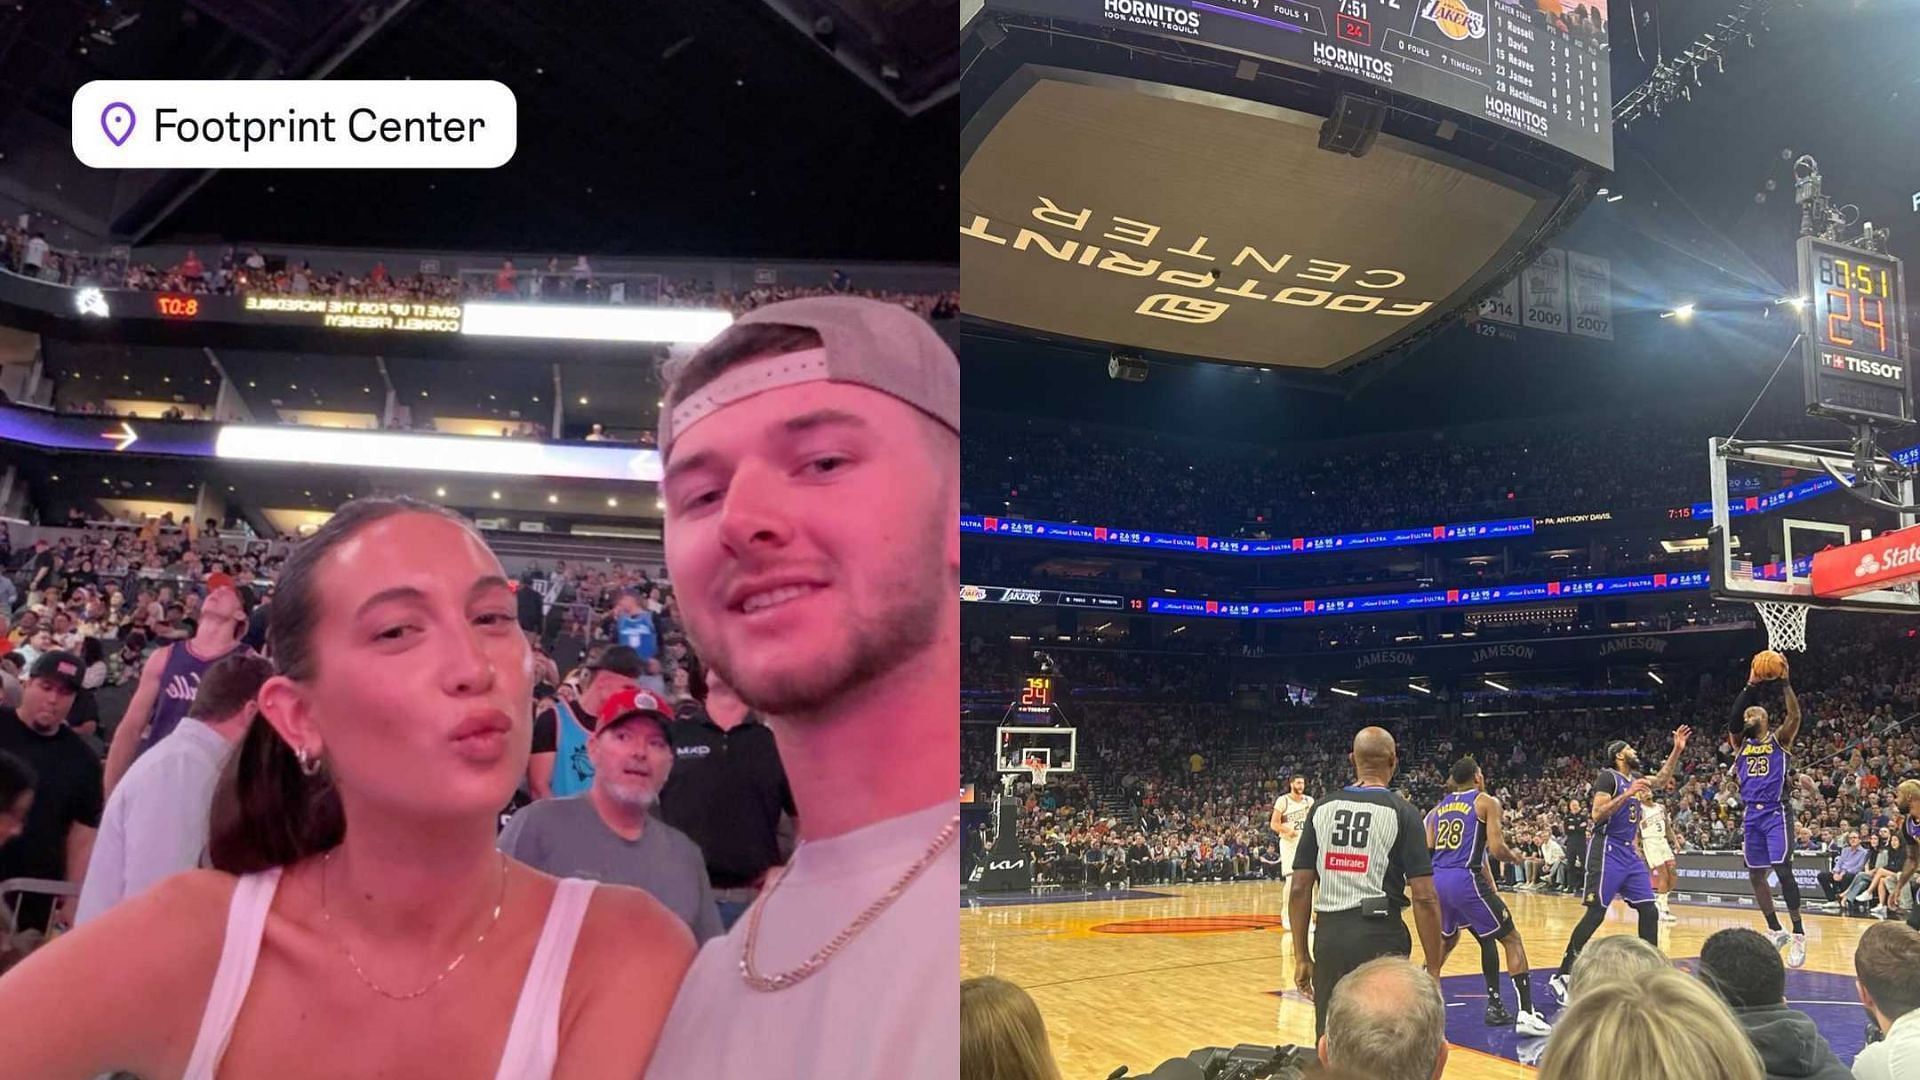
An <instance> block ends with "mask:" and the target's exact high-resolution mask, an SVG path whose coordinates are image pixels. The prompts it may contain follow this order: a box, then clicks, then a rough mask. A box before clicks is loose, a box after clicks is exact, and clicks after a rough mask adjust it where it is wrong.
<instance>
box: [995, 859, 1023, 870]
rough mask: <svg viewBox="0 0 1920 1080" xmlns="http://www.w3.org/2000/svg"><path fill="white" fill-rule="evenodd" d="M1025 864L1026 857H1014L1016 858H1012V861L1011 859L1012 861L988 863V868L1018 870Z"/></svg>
mask: <svg viewBox="0 0 1920 1080" xmlns="http://www.w3.org/2000/svg"><path fill="white" fill-rule="evenodd" d="M1025 865H1027V860H1025V859H1014V860H1012V861H1010V862H996V863H988V864H987V869H989V870H1018V869H1020V868H1021V867H1023V866H1025Z"/></svg>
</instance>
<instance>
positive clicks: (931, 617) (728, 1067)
mask: <svg viewBox="0 0 1920 1080" xmlns="http://www.w3.org/2000/svg"><path fill="white" fill-rule="evenodd" d="M959 414H960V368H959V362H958V360H956V359H955V357H954V355H953V351H952V350H951V349H949V348H947V346H946V345H945V344H944V343H943V342H942V341H941V340H940V339H939V337H938V336H937V335H936V334H935V333H934V332H933V329H932V328H931V327H930V326H928V325H927V323H926V322H925V321H923V320H921V319H919V318H918V317H916V316H914V315H913V314H911V313H910V312H908V311H906V310H905V309H904V308H900V307H897V306H894V305H891V304H884V303H879V302H876V301H870V300H862V299H858V298H853V297H825V298H815V299H806V300H793V301H788V302H785V303H779V304H770V305H768V306H766V307H763V308H759V309H758V310H755V311H753V312H751V313H749V314H747V315H745V316H743V317H742V318H741V319H740V320H739V321H738V322H736V323H734V325H733V326H732V327H730V328H729V329H728V330H727V331H725V332H724V333H722V334H721V335H720V336H719V337H717V338H715V339H714V340H713V341H711V342H709V343H708V344H707V345H706V347H704V348H702V349H701V350H700V351H699V352H698V353H697V354H695V355H694V356H693V357H692V358H691V359H690V360H689V361H688V362H687V363H686V364H685V366H683V367H681V368H679V369H678V370H675V371H669V373H668V379H667V398H666V406H665V408H664V409H663V411H662V413H661V418H660V451H661V455H662V459H663V460H664V462H665V465H666V472H665V477H664V479H663V482H662V488H663V492H664V495H665V501H666V553H667V569H668V572H669V574H670V575H671V577H672V579H673V582H674V587H675V593H676V595H677V596H678V598H679V604H680V611H681V614H682V617H683V620H684V622H685V626H686V630H687V634H688V636H689V637H690V638H691V639H692V641H693V644H694V648H695V651H696V652H698V654H699V655H700V657H701V659H702V660H704V661H705V662H707V663H708V664H709V665H711V666H712V667H713V669H714V670H716V671H718V672H719V673H720V675H721V677H722V678H724V679H725V680H726V682H727V684H728V685H729V686H731V687H733V689H734V691H735V692H736V693H737V694H738V695H739V696H740V698H741V699H742V700H743V701H745V702H746V703H747V704H748V705H749V706H751V707H752V708H753V709H754V710H755V711H756V712H757V713H759V714H760V715H761V716H763V717H765V718H766V720H767V723H768V724H769V726H771V727H772V728H773V731H774V737H775V739H776V741H777V742H778V745H779V749H780V757H781V760H782V761H783V762H784V763H785V765H786V770H787V776H788V779H789V782H790V784H791V786H792V789H793V799H794V804H795V806H796V808H797V809H798V811H799V813H798V815H797V816H798V818H799V828H800V845H799V847H798V848H797V849H796V850H795V851H794V854H793V857H792V859H791V860H790V861H789V862H788V864H787V867H786V869H785V870H784V871H783V872H781V873H780V874H778V875H777V876H775V877H773V878H772V879H771V880H770V882H769V883H768V884H767V886H766V888H765V890H764V891H763V892H762V893H761V895H760V898H759V899H758V900H757V901H755V903H754V905H753V907H752V908H750V909H749V910H748V911H747V913H746V914H745V915H744V916H742V917H741V919H740V921H739V922H737V923H735V924H734V926H733V929H732V930H731V931H729V932H728V933H727V935H726V936H724V937H720V938H716V939H714V940H713V941H711V942H708V943H707V945H706V947H705V948H703V949H702V950H701V952H700V955H699V957H698V958H697V959H696V960H695V961H694V965H693V968H692V969H691V970H690V971H689V972H688V973H687V979H686V982H685V983H684V984H683V985H682V987H681V990H680V997H679V999H678V1000H677V1001H675V1003H674V1008H673V1013H672V1015H671V1016H670V1017H669V1018H668V1020H667V1026H666V1029H665V1030H664V1031H662V1032H661V1036H660V1043H659V1046H658V1048H657V1049H656V1050H655V1053H654V1057H653V1061H652V1063H651V1064H650V1066H649V1068H648V1075H650V1076H653V1077H656V1078H662V1080H677V1078H680V1077H688V1076H756V1075H760V1076H792V1077H835V1078H858V1077H875V1076H939V1075H951V1074H952V1072H953V1068H954V1064H953V1063H954V1062H955V1061H958V1060H959V1046H960V1031H959V1016H960V1008H959V1005H960V1000H959V985H960V984H959V979H958V977H957V976H958V972H959V967H960V955H959V953H960V950H959V939H958V938H957V937H956V935H955V934H954V932H953V896H954V891H955V889H956V888H957V887H958V885H959V875H960V854H959V849H958V847H957V846H956V844H955V843H954V841H955V838H956V836H957V834H958V830H959V816H958V813H957V811H958V806H957V803H956V792H957V791H958V790H959V787H958V785H959V768H958V763H959V751H960V746H959V743H960V733H959V724H958V723H957V721H956V716H955V705H954V701H955V699H956V694H957V693H958V691H959V685H960V650H959V629H960V626H959V624H960V612H959V585H960V538H959V524H960V523H959V468H960V462H959V433H960V418H959ZM876 988H884V992H879V993H876V992H875V990H876ZM743 1031H745V1032H751V1033H752V1035H751V1037H749V1038H742V1037H740V1033H741V1032H743Z"/></svg>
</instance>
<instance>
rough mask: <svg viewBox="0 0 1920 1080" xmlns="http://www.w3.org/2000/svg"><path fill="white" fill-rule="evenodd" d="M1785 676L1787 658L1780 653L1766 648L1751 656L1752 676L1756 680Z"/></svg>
mask: <svg viewBox="0 0 1920 1080" xmlns="http://www.w3.org/2000/svg"><path fill="white" fill-rule="evenodd" d="M1786 677H1787V658H1786V657H1785V656H1783V655H1781V654H1780V653H1777V652H1774V651H1773V650H1772V649H1767V650H1766V651H1764V652H1759V653H1755V654H1754V656H1753V678H1754V681H1756V682H1766V681H1768V680H1770V679H1784V678H1786Z"/></svg>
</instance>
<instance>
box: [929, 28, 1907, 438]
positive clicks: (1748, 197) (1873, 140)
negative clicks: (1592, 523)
mask: <svg viewBox="0 0 1920 1080" xmlns="http://www.w3.org/2000/svg"><path fill="white" fill-rule="evenodd" d="M1737 6H1739V5H1738V4H1737V3H1735V2H1733V0H1713V2H1699V0H1633V2H1632V3H1631V4H1629V3H1626V2H1624V0H1615V2H1614V4H1613V5H1612V13H1613V61H1614V70H1613V86H1614V92H1615V96H1616V98H1619V97H1621V96H1623V95H1625V94H1626V93H1627V92H1628V91H1629V90H1630V89H1631V88H1632V87H1633V86H1634V85H1636V84H1637V83H1638V82H1640V81H1641V80H1642V79H1643V78H1644V77H1645V76H1646V74H1647V73H1648V71H1649V70H1650V69H1651V68H1652V66H1653V64H1654V63H1655V62H1656V61H1657V60H1658V59H1660V58H1662V57H1666V58H1671V57H1672V56H1674V55H1675V54H1676V53H1677V52H1679V50H1681V49H1683V48H1684V47H1685V46H1686V45H1687V43H1689V42H1691V41H1695V40H1697V39H1698V38H1699V37H1700V36H1701V35H1702V34H1704V33H1707V32H1708V31H1710V30H1711V29H1712V28H1713V26H1714V25H1715V23H1716V22H1717V21H1718V20H1719V19H1721V18H1722V17H1724V16H1725V15H1726V14H1727V13H1728V12H1730V11H1732V10H1734V9H1735V8H1736V7H1737ZM1770 7H1771V9H1772V10H1771V13H1770V14H1768V15H1767V16H1766V17H1765V18H1764V19H1762V20H1760V23H1759V24H1758V26H1757V27H1756V32H1755V34H1754V36H1753V45H1752V46H1751V47H1749V46H1748V45H1747V44H1746V41H1745V40H1744V37H1742V38H1740V39H1737V40H1736V41H1735V42H1734V44H1733V46H1732V48H1731V49H1730V50H1729V51H1728V52H1727V55H1726V56H1725V58H1724V61H1723V64H1722V65H1716V64H1713V63H1709V64H1707V65H1704V66H1703V68H1702V70H1701V71H1700V74H1699V78H1700V82H1699V85H1697V86H1694V87H1692V89H1691V95H1692V96H1691V98H1690V99H1687V100H1681V101H1678V102H1676V103H1674V104H1672V105H1670V106H1668V107H1666V108H1664V109H1663V110H1662V115H1660V116H1657V117H1644V118H1642V119H1641V120H1639V121H1638V122H1636V123H1635V124H1633V125H1632V126H1631V127H1630V128H1629V129H1627V130H1625V131H1616V132H1615V146H1616V157H1617V159H1618V168H1617V171H1616V172H1615V174H1614V175H1613V176H1611V177H1609V178H1608V179H1607V181H1606V182H1607V183H1608V185H1609V187H1610V189H1611V193H1612V194H1618V195H1620V196H1622V197H1621V199H1620V200H1619V201H1615V202H1608V201H1605V200H1604V199H1596V200H1595V201H1594V202H1593V203H1592V204H1591V205H1590V206H1589V207H1588V208H1587V210H1586V211H1585V212H1584V213H1583V214H1582V216H1581V217H1580V218H1579V219H1578V220H1577V221H1576V222H1575V223H1574V225H1573V226H1572V228H1571V229H1569V230H1568V232H1567V233H1565V234H1563V236H1562V237H1561V238H1560V240H1558V241H1556V243H1558V244H1560V245H1561V246H1565V247H1567V248H1571V249H1576V250H1581V251H1584V252H1588V253H1591V254H1596V255H1601V256H1603V257H1607V258H1609V259H1610V260H1612V264H1613V281H1614V290H1615V297H1614V300H1615V311H1616V315H1617V316H1618V320H1619V333H1618V334H1617V336H1616V340H1615V341H1614V342H1612V343H1597V344H1596V343H1593V342H1589V341H1585V340H1582V339H1571V338H1567V337H1565V336H1563V335H1555V334H1543V333H1533V332H1522V333H1521V334H1519V335H1518V340H1493V339H1489V338H1486V337H1482V336H1480V335H1477V334H1475V333H1473V332H1471V331H1470V330H1469V329H1468V328H1466V327H1464V326H1456V327H1455V328H1453V329H1450V330H1447V331H1443V332H1442V333H1440V334H1438V335H1436V336H1435V337H1434V338H1432V339H1430V340H1429V341H1428V342H1426V343H1425V344H1424V345H1422V346H1421V347H1420V348H1419V349H1418V350H1416V351H1414V352H1413V353H1411V354H1410V355H1406V356H1403V357H1402V358H1401V361H1400V362H1399V363H1397V364H1394V365H1382V366H1379V368H1378V369H1377V370H1371V371H1368V372H1367V373H1366V378H1364V379H1361V380H1351V381H1350V382H1349V384H1348V385H1344V386H1329V385H1327V384H1326V383H1324V382H1302V381H1298V380H1295V379H1293V378H1290V377H1289V376H1288V374H1287V373H1286V372H1284V371H1270V372H1256V371H1247V370H1238V369H1233V370H1230V369H1225V368H1222V367H1221V366H1220V365H1216V364H1200V363H1196V364H1188V365H1182V364H1178V363H1170V364H1156V365H1154V366H1153V368H1152V372H1151V374H1150V376H1149V380H1148V382H1147V384H1145V385H1144V386H1135V385H1131V384H1126V383H1119V382H1114V381H1112V380H1110V379H1109V378H1108V377H1107V370H1106V368H1107V364H1106V360H1107V351H1106V350H1104V349H1099V348H1076V347H1074V346H1072V345H1069V344H1063V343H1060V342H1051V343H1047V342H1039V341H1036V340H1035V339H1033V338H1031V337H1028V336H1023V335H1022V334H1021V333H1019V332H1017V331H1012V330H1009V329H1007V328H1004V327H995V328H992V329H991V330H983V329H982V328H981V327H979V326H978V325H977V324H976V325H974V326H972V327H970V329H969V330H968V336H967V345H966V348H965V354H966V357H967V377H966V380H965V381H964V383H963V392H964V393H965V395H966V405H967V407H968V408H969V409H974V408H981V409H993V410H998V411H1007V412H1018V413H1026V414H1030V415H1038V416H1046V417H1053V418H1058V419H1063V420H1069V421H1071V420H1084V421H1093V422H1100V423H1108V424H1118V425H1123V426H1133V427H1141V428H1152V429H1159V430H1165V431H1170V432H1177V433H1180V434H1185V435H1191V436H1200V437H1205V436H1208V435H1212V436H1215V437H1231V438H1234V439H1239V440H1246V441H1253V442H1270V443H1284V442H1288V441H1293V440H1298V439H1307V438H1327V437H1331V436H1337V435H1342V434H1350V433H1363V432H1373V431H1392V430H1404V429H1410V428H1412V429H1417V428H1423V427H1434V426H1438V425H1440V424H1443V423H1444V424H1460V423H1472V422H1479V421H1494V420H1503V419H1510V418H1514V417H1521V416H1537V415H1554V414H1558V413H1565V412H1577V411H1586V410H1593V409H1609V410H1621V409H1626V410H1637V409H1641V408H1646V407H1650V406H1652V407H1657V406H1658V404H1659V401H1660V400H1662V399H1665V398H1667V397H1669V396H1672V395H1679V396H1683V397H1687V398H1689V399H1690V400H1709V399H1710V400H1713V401H1715V402H1716V403H1718V404H1723V405H1729V406H1730V407H1732V408H1734V409H1735V411H1736V413H1737V412H1738V411H1739V410H1740V409H1742V408H1744V407H1745V406H1746V404H1747V403H1748V402H1749V401H1751V400H1752V399H1753V397H1754V395H1755V394H1756V393H1758V392H1759V390H1760V387H1761V385H1762V384H1763V383H1764V382H1765V380H1766V377H1767V375H1768V373H1769V372H1771V371H1772V370H1773V368H1774V365H1775V363H1776V361H1778V359H1779V357H1780V353H1781V350H1782V349H1784V348H1785V346H1786V342H1787V337H1790V336H1791V335H1790V333H1789V334H1788V335H1787V337H1781V336H1780V335H1778V334H1776V333H1773V330H1774V329H1775V328H1773V327H1769V326H1766V325H1761V324H1758V323H1757V321H1756V322H1755V324H1754V325H1749V326H1743V327H1741V328H1739V329H1738V330H1724V329H1722V330H1716V329H1715V328H1714V327H1713V326H1712V325H1710V324H1709V323H1708V322H1707V321H1705V320H1696V323H1697V324H1698V325H1697V326H1696V327H1695V328H1694V332H1693V333H1692V334H1691V335H1690V336H1683V335H1678V334H1676V333H1674V332H1673V331H1674V324H1673V323H1671V322H1665V321H1662V320H1660V319H1659V318H1658V314H1659V311H1661V310H1664V309H1666V308H1669V307H1673V306H1677V305H1678V304H1679V303H1682V302H1686V301H1688V300H1697V301H1702V302H1726V303H1744V302H1746V301H1752V302H1753V308H1754V310H1755V311H1756V312H1757V311H1758V308H1759V307H1760V306H1761V304H1763V303H1765V302H1767V301H1770V300H1771V299H1773V298H1777V297H1779V296H1782V295H1785V294H1784V293H1783V292H1781V291H1779V290H1781V289H1785V288H1786V287H1787V286H1786V284H1785V283H1787V282H1791V281H1792V280H1793V276H1794V270H1793V241H1794V237H1795V236H1796V235H1797V227H1798V212H1797V210H1796V208H1795V205H1794V200H1793V183H1792V175H1791V164H1792V159H1793V158H1795V157H1797V156H1799V155H1801V154H1812V155H1813V156H1814V157H1815V158H1817V159H1818V161H1819V163H1820V167H1821V170H1822V172H1823V174H1824V176H1825V178H1826V188H1827V191H1828V193H1829V194H1831V195H1834V196H1836V197H1837V201H1840V202H1846V203H1855V204H1858V206H1859V209H1860V216H1861V217H1863V218H1865V219H1868V220H1871V221H1873V222H1875V223H1876V224H1879V225H1885V226H1890V227H1891V228H1892V232H1893V237H1892V246H1893V249H1894V251H1895V252H1896V253H1897V254H1901V255H1903V256H1904V257H1906V258H1907V259H1908V260H1910V261H1912V260H1916V259H1920V213H1916V212H1915V211H1914V209H1913V206H1912V204H1911V200H1912V198H1913V197H1914V192H1915V190H1916V189H1920V171H1916V169H1915V164H1914V163H1915V162H1916V161H1920V139H1917V138H1916V136H1915V134H1914V131H1913V127H1912V125H1911V124H1907V123H1904V122H1903V121H1902V119H1901V118H1904V117H1907V116H1911V115H1913V113H1914V110H1915V109H1916V108H1920V68H1915V67H1914V65H1913V64H1912V62H1911V56H1912V54H1913V50H1914V49H1915V48H1916V47H1920V29H1916V28H1915V24H1914V23H1913V22H1912V19H1911V12H1912V5H1911V4H1910V3H1905V2H1904V0H1844V2H1836V3H1832V4H1799V5H1796V4H1790V3H1786V2H1784V0H1781V2H1775V3H1772V4H1771V5H1770ZM1635 25H1638V26H1639V27H1640V35H1639V40H1638V43H1636V40H1635V37H1634V34H1633V29H1632V28H1633V27H1634V26H1635ZM1722 67H1723V70H1722ZM1690 75H1691V73H1690V72H1689V76H1690ZM1687 81H1688V82H1689V83H1691V82H1692V80H1691V78H1690V77H1689V78H1688V80H1687ZM1769 184H1771V187H1769ZM1757 196H1762V197H1761V198H1756V197H1757ZM1909 291H1910V292H1911V287H1910V290H1909ZM1756 320H1757V316H1756ZM1917 330H1920V328H1917ZM1775 338H1778V340H1775ZM1369 380H1370V381H1369ZM1789 383H1791V384H1792V385H1789ZM1494 387H1498V388H1499V392H1497V393H1496V392H1491V389H1490V388H1494ZM1774 391H1775V393H1776V394H1778V393H1787V394H1788V395H1789V396H1790V395H1793V394H1798V393H1799V388H1798V380H1797V379H1792V380H1788V379H1785V378H1783V379H1782V380H1780V382H1779V385H1777V386H1776V387H1775V388H1774ZM1734 399H1738V400H1737V401H1736V400H1734ZM1769 400H1771V398H1770V399H1769Z"/></svg>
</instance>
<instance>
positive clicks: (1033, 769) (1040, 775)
mask: <svg viewBox="0 0 1920 1080" xmlns="http://www.w3.org/2000/svg"><path fill="white" fill-rule="evenodd" d="M1026 769H1027V771H1028V772H1030V773H1032V774H1033V786H1034V787H1037V788H1039V787H1046V786H1047V767H1046V766H1045V765H1043V764H1041V763H1039V762H1037V761H1036V762H1028V763H1027V766H1026Z"/></svg>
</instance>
